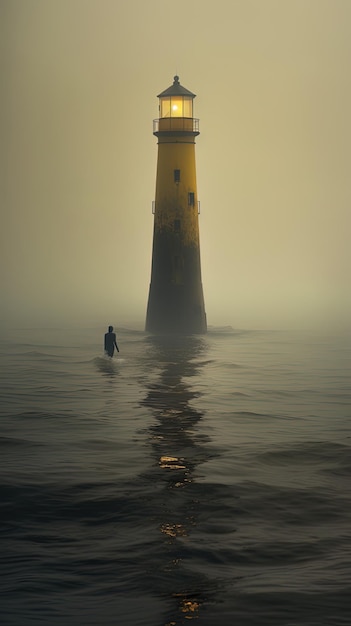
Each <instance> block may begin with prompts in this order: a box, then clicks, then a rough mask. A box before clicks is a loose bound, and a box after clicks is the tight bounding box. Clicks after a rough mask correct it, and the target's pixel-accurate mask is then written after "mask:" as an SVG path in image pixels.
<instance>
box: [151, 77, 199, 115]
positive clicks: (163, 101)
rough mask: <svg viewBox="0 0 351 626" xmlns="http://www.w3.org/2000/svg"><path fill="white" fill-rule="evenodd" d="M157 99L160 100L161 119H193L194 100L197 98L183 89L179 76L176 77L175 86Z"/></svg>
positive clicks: (163, 92)
mask: <svg viewBox="0 0 351 626" xmlns="http://www.w3.org/2000/svg"><path fill="white" fill-rule="evenodd" d="M157 97H158V98H159V99H160V104H159V111H160V118H169V117H188V118H189V117H193V100H194V98H195V97H196V96H195V94H194V93H192V92H191V91H189V90H188V89H185V87H182V85H181V84H180V82H179V76H175V77H174V82H173V85H171V87H168V89H165V91H162V93H160V94H159V95H158V96H157Z"/></svg>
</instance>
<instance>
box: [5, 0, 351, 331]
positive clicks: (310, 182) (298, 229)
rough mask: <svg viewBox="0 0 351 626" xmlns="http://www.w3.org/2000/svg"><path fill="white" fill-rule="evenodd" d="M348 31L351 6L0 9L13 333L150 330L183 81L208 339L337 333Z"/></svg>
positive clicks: (343, 259)
mask: <svg viewBox="0 0 351 626" xmlns="http://www.w3.org/2000/svg"><path fill="white" fill-rule="evenodd" d="M185 15H186V19H184V16H185ZM350 19H351V4H350V2H349V1H348V0H337V1H336V2H335V1H334V0H309V1H308V2H304V1H303V0H294V1H293V2H291V1H289V0H287V1H285V2H281V1H280V0H265V1H264V2H262V1H261V0H252V1H250V2H246V1H244V2H243V1H241V0H235V1H232V0H220V1H219V2H218V3H216V5H211V4H208V6H207V5H206V6H204V4H203V2H200V1H199V0H193V1H192V2H191V3H190V4H189V2H185V0H179V2H178V3H177V9H176V10H174V7H173V5H168V4H163V5H162V6H161V5H160V3H159V2H157V1H156V0H150V1H149V2H148V3H144V2H140V1H136V2H134V3H130V4H125V6H123V10H121V6H120V3H118V2H111V1H110V0H101V2H95V1H93V0H74V1H72V2H71V3H67V2H61V3H54V2H49V3H48V2H47V0H36V1H35V2H28V1H27V0H17V1H16V2H15V3H13V2H2V3H1V6H0V27H1V29H2V32H1V41H2V44H3V59H4V63H3V66H2V70H3V85H4V89H3V98H2V102H3V108H2V114H1V116H0V123H1V124H2V142H1V147H0V157H2V158H3V161H2V163H3V167H2V170H1V171H2V175H3V184H2V190H3V195H2V199H1V202H2V207H3V209H4V210H3V224H2V236H3V241H2V245H1V250H2V254H3V257H2V259H3V260H2V263H1V267H2V271H3V273H2V277H1V286H2V293H3V301H4V305H3V308H2V311H1V316H2V317H4V322H6V325H7V326H14V325H15V326H20V327H28V326H34V325H35V326H39V327H40V326H45V327H48V326H51V327H52V326H62V325H63V324H65V325H70V324H71V323H72V321H74V324H79V323H81V324H84V325H86V326H88V325H91V326H93V325H95V326H98V325H100V324H102V325H105V324H106V323H108V319H107V318H109V319H110V320H116V322H118V324H119V325H121V324H125V323H126V324H127V325H128V323H129V324H133V325H134V318H137V319H140V320H144V317H145V309H146V302H147V294H148V288H149V281H150V273H151V249H152V228H153V215H152V212H151V203H152V201H153V200H154V199H155V180H156V158H157V142H156V138H155V137H154V136H153V134H152V121H153V119H154V118H157V117H158V101H157V97H156V95H157V94H159V93H160V92H161V91H162V90H163V89H165V88H166V87H167V86H168V85H169V84H171V82H172V80H173V76H174V74H176V73H177V74H179V76H180V81H181V83H182V84H183V85H184V86H185V87H186V88H188V89H190V90H191V91H193V92H194V93H195V94H197V95H196V98H195V102H194V107H195V109H194V115H195V117H196V118H199V120H200V135H199V137H198V138H197V141H196V164H197V188H198V195H199V200H200V207H201V210H200V216H199V219H200V246H201V265H202V282H203V287H204V295H205V305H206V312H207V319H208V322H209V323H210V324H214V325H219V324H220V325H225V324H231V325H233V327H235V328H238V327H239V328H240V327H241V328H252V329H255V328H264V329H269V328H278V327H279V328H291V327H293V328H305V327H310V328H313V327H315V325H316V324H318V326H320V327H326V328H330V329H332V328H333V327H339V326H340V327H342V328H346V327H349V320H350V317H351V303H350V295H349V294H350V289H349V273H350V272H349V268H350V266H351V258H350V254H351V253H350V245H349V232H350V230H351V224H350V211H349V207H350V184H349V178H350V176H349V160H350V159H349V145H350V137H351V132H350V130H351V129H350V121H349V120H350V115H349V111H350V107H351V102H350V95H351V92H350V83H349V81H347V80H346V79H345V77H346V76H348V73H349V67H350V59H351V49H350V41H351V40H350V36H349V29H348V24H349V23H350ZM180 33H181V40H182V44H181V45H179V36H180ZM209 42H211V46H210V48H209ZM160 50H162V53H161V54H160ZM142 324H143V321H142Z"/></svg>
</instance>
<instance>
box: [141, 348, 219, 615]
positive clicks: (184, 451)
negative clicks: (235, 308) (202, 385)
mask: <svg viewBox="0 0 351 626" xmlns="http://www.w3.org/2000/svg"><path fill="white" fill-rule="evenodd" d="M146 341H147V343H148V346H147V354H148V355H149V358H150V359H151V363H150V365H152V366H153V367H155V363H157V364H158V367H159V368H160V375H159V379H158V381H157V382H156V383H155V382H154V383H150V384H149V385H147V389H148V392H147V395H146V397H145V398H144V400H143V401H142V402H141V404H142V405H143V406H147V407H148V408H151V410H152V413H153V416H154V418H155V419H154V423H153V424H152V426H151V427H150V429H149V431H148V434H149V442H150V445H151V448H152V450H153V456H154V459H155V465H154V469H153V473H152V476H150V479H151V480H156V479H157V482H158V484H162V486H163V487H164V488H163V490H162V494H161V496H160V498H162V500H161V502H159V506H158V510H160V519H159V522H158V528H159V530H160V538H161V537H162V541H163V544H162V545H163V548H164V552H165V554H164V556H165V563H164V565H163V567H162V569H163V572H164V573H165V574H166V577H165V580H164V581H163V583H162V585H163V586H162V590H160V591H161V592H162V594H164V593H166V594H167V595H169V596H170V597H172V598H173V599H174V600H175V601H176V605H177V610H176V614H175V615H173V614H172V615H171V616H169V621H168V622H167V623H165V626H173V625H174V626H179V625H180V624H183V623H188V621H189V620H190V619H194V618H196V617H198V616H199V611H200V608H201V604H203V602H204V600H205V598H206V596H207V595H208V580H207V578H206V576H205V574H199V573H194V572H192V571H191V560H190V561H189V558H187V559H186V561H185V562H184V558H183V557H184V553H186V554H187V555H188V554H189V552H191V546H189V545H188V543H189V538H190V536H191V532H192V530H193V529H194V527H195V526H196V519H197V513H198V510H199V501H198V500H197V499H196V494H195V492H194V491H193V490H192V486H193V483H194V480H195V478H194V471H195V469H196V467H197V465H198V464H199V463H201V462H203V461H205V460H206V459H207V458H208V457H209V453H208V451H207V450H206V448H205V447H204V446H203V445H202V444H203V439H202V442H201V444H200V443H199V442H198V441H197V440H196V426H197V424H198V423H199V421H200V420H201V418H202V416H203V414H202V412H201V411H198V410H197V409H196V408H194V406H192V404H191V401H192V400H193V399H194V398H196V397H197V396H198V395H199V394H198V393H197V392H196V391H195V390H194V389H193V388H192V387H191V380H189V379H191V378H192V377H195V376H197V375H198V374H199V373H200V371H201V368H202V367H203V365H204V364H205V363H206V361H205V360H203V357H204V356H205V354H206V351H207V343H206V339H205V338H203V337H194V336H193V337H148V338H147V340H146ZM160 505H161V506H160ZM161 512H162V517H161ZM184 620H186V622H184Z"/></svg>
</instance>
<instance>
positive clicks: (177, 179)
mask: <svg viewBox="0 0 351 626" xmlns="http://www.w3.org/2000/svg"><path fill="white" fill-rule="evenodd" d="M174 182H175V183H180V170H174Z"/></svg>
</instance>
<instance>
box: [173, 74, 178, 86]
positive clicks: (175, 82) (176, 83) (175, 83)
mask: <svg viewBox="0 0 351 626" xmlns="http://www.w3.org/2000/svg"><path fill="white" fill-rule="evenodd" d="M173 85H179V76H177V75H175V77H174V83H173Z"/></svg>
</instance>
